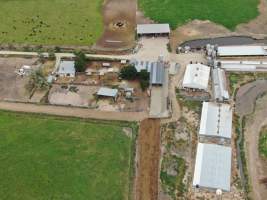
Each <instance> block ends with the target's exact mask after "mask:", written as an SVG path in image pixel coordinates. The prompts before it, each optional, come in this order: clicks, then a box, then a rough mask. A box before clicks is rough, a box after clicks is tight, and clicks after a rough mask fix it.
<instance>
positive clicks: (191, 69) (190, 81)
mask: <svg viewBox="0 0 267 200" xmlns="http://www.w3.org/2000/svg"><path fill="white" fill-rule="evenodd" d="M209 77H210V67H208V66H206V65H202V64H200V63H197V64H189V65H187V66H186V71H185V75H184V79H183V87H185V88H194V89H201V90H207V89H208V84H209Z"/></svg>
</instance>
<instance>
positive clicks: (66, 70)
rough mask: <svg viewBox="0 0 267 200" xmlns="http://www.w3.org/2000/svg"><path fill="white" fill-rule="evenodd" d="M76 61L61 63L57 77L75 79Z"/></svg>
mask: <svg viewBox="0 0 267 200" xmlns="http://www.w3.org/2000/svg"><path fill="white" fill-rule="evenodd" d="M74 65H75V64H74V61H60V63H59V68H58V72H57V75H58V76H60V77H75V67H74Z"/></svg>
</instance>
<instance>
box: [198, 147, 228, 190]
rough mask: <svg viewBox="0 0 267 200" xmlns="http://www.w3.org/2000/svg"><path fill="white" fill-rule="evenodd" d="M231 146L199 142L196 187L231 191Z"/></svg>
mask: <svg viewBox="0 0 267 200" xmlns="http://www.w3.org/2000/svg"><path fill="white" fill-rule="evenodd" d="M231 151H232V150H231V147H226V146H221V145H216V144H205V143H198V146H197V155H196V162H195V171H194V178H193V186H194V187H197V188H199V187H203V188H207V189H213V190H217V189H221V190H224V191H230V183H231V154H232V153H231Z"/></svg>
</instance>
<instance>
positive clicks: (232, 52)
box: [217, 45, 267, 56]
mask: <svg viewBox="0 0 267 200" xmlns="http://www.w3.org/2000/svg"><path fill="white" fill-rule="evenodd" d="M217 54H218V56H266V55H267V51H266V50H265V49H264V48H263V46H245V45H241V46H220V47H218V52H217Z"/></svg>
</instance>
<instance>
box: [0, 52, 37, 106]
mask: <svg viewBox="0 0 267 200" xmlns="http://www.w3.org/2000/svg"><path fill="white" fill-rule="evenodd" d="M36 61H37V58H19V57H0V100H13V101H28V100H29V96H30V95H29V93H28V92H27V90H26V88H25V85H26V84H27V82H28V77H26V76H24V77H21V76H18V75H17V74H16V73H15V70H18V69H20V68H21V67H22V66H23V65H30V66H35V62H36Z"/></svg>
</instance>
